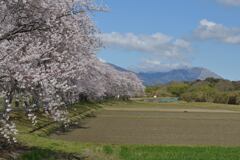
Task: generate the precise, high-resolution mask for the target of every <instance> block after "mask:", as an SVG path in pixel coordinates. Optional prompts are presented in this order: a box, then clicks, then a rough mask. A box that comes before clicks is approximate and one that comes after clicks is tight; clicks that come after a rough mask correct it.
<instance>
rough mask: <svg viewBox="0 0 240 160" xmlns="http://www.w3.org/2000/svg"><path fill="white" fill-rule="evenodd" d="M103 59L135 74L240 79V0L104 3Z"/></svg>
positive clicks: (117, 0) (101, 17)
mask: <svg viewBox="0 0 240 160" xmlns="http://www.w3.org/2000/svg"><path fill="white" fill-rule="evenodd" d="M105 4H107V5H108V7H109V8H110V11H109V12H107V13H97V14H96V15H95V16H94V19H95V21H96V24H97V26H98V27H99V29H100V30H101V32H102V33H103V36H102V39H103V42H104V45H105V47H104V49H102V50H101V51H100V52H99V53H98V57H99V58H101V59H103V60H105V61H107V62H110V63H113V64H116V65H119V66H121V67H125V68H130V69H132V70H134V71H167V70H170V69H176V68H184V67H194V66H197V67H205V68H208V69H210V70H212V71H214V72H216V73H217V74H219V75H221V76H223V77H224V78H227V79H231V80H240V69H238V68H240V63H239V60H240V54H239V51H240V21H239V20H238V17H240V0H181V1H180V0H105Z"/></svg>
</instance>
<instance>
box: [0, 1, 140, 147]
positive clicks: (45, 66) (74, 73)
mask: <svg viewBox="0 0 240 160" xmlns="http://www.w3.org/2000/svg"><path fill="white" fill-rule="evenodd" d="M102 10H103V7H101V6H99V5H97V4H96V3H95V2H94V0H0V98H2V99H3V104H2V105H3V108H2V109H1V112H2V114H1V118H0V137H2V138H3V139H4V140H6V142H7V143H10V144H11V143H15V142H16V141H17V140H16V138H15V135H16V134H17V130H16V125H15V123H14V122H13V121H12V117H11V112H12V111H13V109H14V108H22V109H24V111H25V112H26V115H27V116H28V118H29V120H31V122H32V123H33V125H36V124H37V116H36V114H35V113H36V112H38V111H39V110H41V111H44V112H45V114H47V115H49V116H50V117H52V118H53V120H55V121H58V122H60V123H62V124H63V125H64V126H67V125H68V122H69V120H68V118H67V114H68V113H67V110H66V107H67V106H68V105H70V104H72V103H76V102H78V101H79V100H81V96H82V95H85V96H86V98H87V99H88V100H99V99H100V100H101V99H104V98H106V97H120V96H121V97H122V96H128V97H133V96H138V95H141V94H142V93H143V89H144V87H143V86H142V83H141V81H140V80H138V78H137V77H136V76H135V75H134V74H132V73H125V72H120V71H117V70H115V69H113V68H112V67H111V66H109V65H107V64H105V63H102V62H100V61H99V60H98V59H97V58H96V55H95V53H96V52H97V51H98V49H99V48H100V47H101V45H102V44H101V41H100V39H99V38H98V36H96V35H97V34H99V33H98V30H97V29H96V27H95V24H94V23H93V21H92V19H91V16H90V13H91V12H92V11H102Z"/></svg>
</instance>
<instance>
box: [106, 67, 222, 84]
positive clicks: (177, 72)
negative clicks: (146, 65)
mask: <svg viewBox="0 0 240 160" xmlns="http://www.w3.org/2000/svg"><path fill="white" fill-rule="evenodd" d="M109 65H111V66H112V67H114V68H115V69H117V70H119V71H122V72H132V71H129V70H127V69H124V68H122V67H119V66H117V65H114V64H109ZM132 73H133V72H132ZM135 74H136V75H137V76H138V77H139V79H141V80H142V81H143V84H144V85H146V86H153V85H158V84H166V83H170V82H172V81H189V82H190V81H195V80H205V79H207V78H216V79H223V78H222V77H221V76H219V75H218V74H216V73H214V72H212V71H210V70H209V69H206V68H203V67H191V68H190V67H189V68H182V69H173V70H170V71H167V72H139V73H135Z"/></svg>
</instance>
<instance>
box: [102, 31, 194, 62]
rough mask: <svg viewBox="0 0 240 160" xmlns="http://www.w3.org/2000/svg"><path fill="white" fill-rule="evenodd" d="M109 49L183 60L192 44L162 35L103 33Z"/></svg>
mask: <svg viewBox="0 0 240 160" xmlns="http://www.w3.org/2000/svg"><path fill="white" fill-rule="evenodd" d="M100 36H101V39H102V41H103V43H104V44H105V45H106V46H107V47H115V48H120V49H125V50H129V51H136V52H142V53H148V54H152V55H155V56H162V57H168V58H181V57H182V56H183V53H184V52H187V51H188V50H190V43H189V42H187V41H185V40H183V39H174V38H173V37H171V36H168V35H164V34H162V33H155V34H153V35H136V34H133V33H126V34H121V33H115V32H113V33H103V34H101V35H100Z"/></svg>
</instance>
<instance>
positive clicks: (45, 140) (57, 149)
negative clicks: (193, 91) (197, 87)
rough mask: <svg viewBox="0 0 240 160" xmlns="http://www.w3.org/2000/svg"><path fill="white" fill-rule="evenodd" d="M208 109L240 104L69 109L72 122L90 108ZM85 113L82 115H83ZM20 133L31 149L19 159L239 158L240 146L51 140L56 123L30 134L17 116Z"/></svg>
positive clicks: (123, 104)
mask: <svg viewBox="0 0 240 160" xmlns="http://www.w3.org/2000/svg"><path fill="white" fill-rule="evenodd" d="M183 106H184V107H185V108H186V107H187V108H204V109H206V108H208V109H218V107H220V108H221V109H230V110H238V107H239V106H226V105H225V106H223V105H216V104H207V103H206V104H198V103H191V104H188V103H183V102H180V103H179V104H178V103H175V104H157V103H151V102H142V101H138V102H108V103H104V104H101V105H96V104H90V105H87V104H84V105H76V106H75V107H73V108H72V110H71V111H70V113H71V117H72V119H73V120H74V121H76V122H77V121H79V119H81V118H83V117H86V116H88V115H91V114H92V112H91V111H90V112H88V114H86V111H89V109H90V108H92V107H95V108H98V107H113V108H114V107H116V108H118V107H131V108H132V107H143V108H144V107H159V108H163V107H169V108H182V107H183ZM202 106H204V107H202ZM83 113H84V114H83ZM39 121H40V125H43V124H44V123H46V122H47V123H48V122H49V120H46V119H44V118H43V119H42V120H39ZM17 122H18V126H19V130H20V133H19V135H18V139H19V141H20V142H21V143H22V144H23V145H25V146H27V147H29V148H32V149H31V151H30V152H28V153H25V154H24V155H23V156H22V157H21V158H20V159H26V160H27V159H32V160H40V159H60V158H59V157H58V156H59V155H61V154H64V155H63V156H62V159H64V158H63V157H64V156H66V155H68V154H80V155H81V156H83V157H86V159H99V160H111V159H112V160H121V159H122V160H239V159H240V147H209V146H201V147H199V146H189V147H186V146H185V147H184V146H183V147H181V146H143V145H109V144H86V143H78V142H67V141H63V140H55V139H50V138H49V137H48V136H47V135H48V134H49V133H50V132H52V131H53V130H54V129H56V128H57V127H58V125H57V124H54V123H53V124H51V125H49V126H48V127H45V128H43V129H40V130H38V131H36V132H35V133H29V131H31V130H32V129H33V128H32V127H31V124H30V123H29V122H27V120H25V119H23V118H22V119H21V120H19V119H18V121H17Z"/></svg>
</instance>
